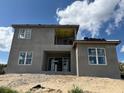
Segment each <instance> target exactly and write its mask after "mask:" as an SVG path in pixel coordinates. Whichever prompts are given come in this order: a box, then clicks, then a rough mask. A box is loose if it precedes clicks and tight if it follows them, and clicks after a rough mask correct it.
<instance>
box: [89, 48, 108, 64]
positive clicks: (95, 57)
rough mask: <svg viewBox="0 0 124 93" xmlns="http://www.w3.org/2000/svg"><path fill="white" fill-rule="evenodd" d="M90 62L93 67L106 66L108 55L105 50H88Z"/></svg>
mask: <svg viewBox="0 0 124 93" xmlns="http://www.w3.org/2000/svg"><path fill="white" fill-rule="evenodd" d="M88 60H89V63H90V64H92V65H95V64H96V65H97V64H98V65H106V64H107V62H106V55H105V49H104V48H88Z"/></svg>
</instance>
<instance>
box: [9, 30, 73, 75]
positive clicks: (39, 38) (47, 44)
mask: <svg viewBox="0 0 124 93" xmlns="http://www.w3.org/2000/svg"><path fill="white" fill-rule="evenodd" d="M54 35H55V31H54V29H53V28H32V37H31V39H29V40H26V39H18V29H16V30H15V34H14V38H13V43H12V47H11V51H10V56H9V60H8V67H7V72H8V73H23V72H26V73H29V72H31V73H39V72H41V71H42V65H43V61H44V59H43V57H44V56H43V55H44V51H69V52H70V53H71V66H72V67H73V68H75V67H74V66H75V63H74V62H75V58H74V56H73V55H74V50H72V45H54ZM19 51H32V52H33V62H32V65H19V64H18V56H19ZM72 67H71V68H72ZM71 71H72V73H74V72H75V70H74V69H73V70H71Z"/></svg>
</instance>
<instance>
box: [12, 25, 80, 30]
mask: <svg viewBox="0 0 124 93" xmlns="http://www.w3.org/2000/svg"><path fill="white" fill-rule="evenodd" d="M12 27H14V28H19V27H23V28H27V27H30V28H34V27H39V28H76V29H77V30H78V28H79V25H59V24H12Z"/></svg>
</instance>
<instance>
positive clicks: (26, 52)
mask: <svg viewBox="0 0 124 93" xmlns="http://www.w3.org/2000/svg"><path fill="white" fill-rule="evenodd" d="M29 52H31V53H32V58H31V64H26V60H27V54H28V53H29ZM21 53H25V58H24V64H19V61H20V54H21ZM32 62H33V52H32V51H19V55H18V65H26V66H27V65H32Z"/></svg>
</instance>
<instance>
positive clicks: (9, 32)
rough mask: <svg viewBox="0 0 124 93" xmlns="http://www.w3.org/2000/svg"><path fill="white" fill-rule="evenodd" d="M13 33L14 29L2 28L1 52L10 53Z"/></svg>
mask: <svg viewBox="0 0 124 93" xmlns="http://www.w3.org/2000/svg"><path fill="white" fill-rule="evenodd" d="M13 33H14V32H13V28H12V27H0V51H4V52H9V50H10V47H11V42H12V37H13Z"/></svg>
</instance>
